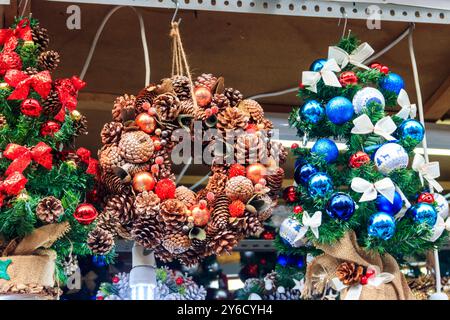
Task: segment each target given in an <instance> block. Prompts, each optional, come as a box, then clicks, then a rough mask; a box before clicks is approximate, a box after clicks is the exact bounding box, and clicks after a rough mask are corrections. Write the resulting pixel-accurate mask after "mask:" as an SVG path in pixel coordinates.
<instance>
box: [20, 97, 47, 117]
mask: <svg viewBox="0 0 450 320" xmlns="http://www.w3.org/2000/svg"><path fill="white" fill-rule="evenodd" d="M20 111H21V112H22V113H23V114H24V115H26V116H28V117H34V118H36V117H39V116H40V115H41V113H42V107H41V105H40V104H39V101H37V100H36V99H25V100H23V101H22V104H21V106H20Z"/></svg>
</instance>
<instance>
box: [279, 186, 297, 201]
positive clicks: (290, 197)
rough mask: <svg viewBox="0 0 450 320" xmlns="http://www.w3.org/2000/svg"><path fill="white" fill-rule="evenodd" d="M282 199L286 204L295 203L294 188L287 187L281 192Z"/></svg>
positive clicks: (295, 193)
mask: <svg viewBox="0 0 450 320" xmlns="http://www.w3.org/2000/svg"><path fill="white" fill-rule="evenodd" d="M283 199H284V201H286V202H296V201H297V200H298V197H297V191H296V190H295V187H294V186H289V187H287V188H286V189H284V191H283Z"/></svg>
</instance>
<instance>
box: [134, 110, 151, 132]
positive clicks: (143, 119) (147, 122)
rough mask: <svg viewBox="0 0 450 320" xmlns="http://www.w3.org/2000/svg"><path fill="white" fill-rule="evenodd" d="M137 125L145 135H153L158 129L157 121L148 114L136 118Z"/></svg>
mask: <svg viewBox="0 0 450 320" xmlns="http://www.w3.org/2000/svg"><path fill="white" fill-rule="evenodd" d="M135 122H136V125H137V126H138V127H139V129H141V130H142V131H144V132H145V133H152V132H153V131H155V129H156V120H155V118H153V117H152V116H151V115H149V114H148V113H141V114H139V115H138V116H137V117H136V120H135Z"/></svg>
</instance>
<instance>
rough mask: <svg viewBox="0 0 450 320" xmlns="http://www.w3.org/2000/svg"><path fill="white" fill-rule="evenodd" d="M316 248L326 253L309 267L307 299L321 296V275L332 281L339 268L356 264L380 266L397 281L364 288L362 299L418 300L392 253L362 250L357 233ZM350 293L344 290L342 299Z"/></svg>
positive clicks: (305, 295)
mask: <svg viewBox="0 0 450 320" xmlns="http://www.w3.org/2000/svg"><path fill="white" fill-rule="evenodd" d="M316 248H318V249H320V250H322V251H323V252H324V253H323V254H322V255H320V256H317V257H316V258H314V260H313V261H311V263H310V264H309V265H308V266H307V269H306V275H305V291H304V292H303V297H304V298H311V297H312V296H313V295H316V294H317V293H316V292H314V287H315V283H314V281H316V280H315V279H317V276H319V275H324V274H325V281H329V280H331V279H332V278H334V277H335V276H336V275H335V274H336V269H337V268H338V266H339V265H340V264H341V263H342V262H346V261H349V262H354V263H356V264H358V265H362V266H364V267H368V266H369V265H375V266H378V267H379V268H380V270H381V272H388V273H391V274H393V275H394V280H393V281H392V282H390V283H387V284H381V285H380V286H379V287H376V288H375V287H371V286H368V285H367V286H363V289H362V292H361V296H360V300H414V295H413V294H412V292H411V290H410V288H409V287H408V284H407V282H406V279H405V277H404V275H403V274H402V273H401V271H400V268H399V266H398V264H397V261H396V260H395V259H394V258H393V257H392V256H391V255H389V254H385V255H383V256H381V255H380V254H378V253H369V252H367V251H365V250H363V249H362V248H360V247H359V245H358V243H357V241H356V235H355V233H354V232H353V231H352V232H348V233H346V234H345V235H344V237H343V238H342V239H340V240H339V241H338V242H337V243H335V244H334V245H321V244H316ZM346 294H347V290H346V289H344V290H343V291H342V292H341V299H342V298H344V297H345V296H346Z"/></svg>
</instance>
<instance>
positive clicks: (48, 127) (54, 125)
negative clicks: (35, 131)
mask: <svg viewBox="0 0 450 320" xmlns="http://www.w3.org/2000/svg"><path fill="white" fill-rule="evenodd" d="M60 129H61V126H60V125H59V123H58V122H55V121H47V122H46V123H44V124H42V126H41V135H43V136H53V135H54V134H55V133H57V132H58V131H59V130H60Z"/></svg>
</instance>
